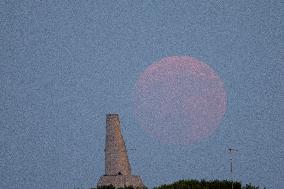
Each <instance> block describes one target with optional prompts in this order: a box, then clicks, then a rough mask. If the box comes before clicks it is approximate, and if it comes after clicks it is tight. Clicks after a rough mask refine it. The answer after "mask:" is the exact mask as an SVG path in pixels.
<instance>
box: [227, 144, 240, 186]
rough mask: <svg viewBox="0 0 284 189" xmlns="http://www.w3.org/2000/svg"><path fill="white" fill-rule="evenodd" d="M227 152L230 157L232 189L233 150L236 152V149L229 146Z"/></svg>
mask: <svg viewBox="0 0 284 189" xmlns="http://www.w3.org/2000/svg"><path fill="white" fill-rule="evenodd" d="M228 150H229V154H230V155H231V158H230V172H231V179H232V189H234V181H233V179H234V178H233V152H237V151H238V150H237V149H234V148H229V149H228Z"/></svg>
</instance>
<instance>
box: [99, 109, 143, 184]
mask: <svg viewBox="0 0 284 189" xmlns="http://www.w3.org/2000/svg"><path fill="white" fill-rule="evenodd" d="M107 185H113V186H115V187H124V186H133V187H138V188H143V187H144V185H143V183H142V180H141V178H140V177H139V176H134V175H131V167H130V163H129V160H128V156H127V151H126V147H125V143H124V140H123V137H122V134H121V131H120V121H119V116H118V114H107V115H106V143H105V175H104V176H102V177H101V178H100V180H99V182H98V183H97V186H107Z"/></svg>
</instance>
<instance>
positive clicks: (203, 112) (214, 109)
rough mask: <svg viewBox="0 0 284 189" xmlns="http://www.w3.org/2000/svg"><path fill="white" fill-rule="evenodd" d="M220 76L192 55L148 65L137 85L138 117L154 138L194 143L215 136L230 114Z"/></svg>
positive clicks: (136, 111) (163, 140)
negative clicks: (227, 111) (223, 119)
mask: <svg viewBox="0 0 284 189" xmlns="http://www.w3.org/2000/svg"><path fill="white" fill-rule="evenodd" d="M226 101H227V97H226V91H225V89H224V83H223V82H222V80H221V79H220V77H219V76H218V74H217V73H216V72H215V71H214V70H213V69H212V68H210V67H209V66H208V65H207V64H205V63H203V62H201V61H199V60H197V59H195V58H192V57H190V56H172V57H166V58H163V59H161V60H159V61H157V62H155V63H153V64H151V65H150V66H148V67H147V68H146V69H145V70H144V72H143V73H141V75H140V76H139V78H138V80H137V82H136V85H135V94H134V115H135V119H136V121H137V123H138V124H139V125H140V126H141V127H142V128H143V129H144V130H145V132H146V133H148V134H149V135H150V136H152V137H153V138H155V139H157V140H159V141H161V142H163V143H170V144H192V143H196V142H199V141H200V140H202V139H205V138H207V137H209V136H210V135H212V134H213V133H214V132H215V131H216V129H217V128H218V126H219V124H220V122H221V120H222V118H223V116H224V114H225V111H226Z"/></svg>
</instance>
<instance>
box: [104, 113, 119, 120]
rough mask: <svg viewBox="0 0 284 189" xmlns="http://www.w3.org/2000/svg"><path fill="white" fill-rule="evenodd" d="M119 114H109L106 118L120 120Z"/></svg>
mask: <svg viewBox="0 0 284 189" xmlns="http://www.w3.org/2000/svg"><path fill="white" fill-rule="evenodd" d="M118 117H119V116H118V114H116V113H109V114H106V118H107V119H110V118H118Z"/></svg>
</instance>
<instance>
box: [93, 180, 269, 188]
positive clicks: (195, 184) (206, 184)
mask: <svg viewBox="0 0 284 189" xmlns="http://www.w3.org/2000/svg"><path fill="white" fill-rule="evenodd" d="M233 185H234V189H261V188H260V187H259V186H254V185H252V184H246V185H244V186H242V184H241V182H237V181H234V182H233ZM91 189H115V187H114V186H112V185H109V186H101V187H97V188H91ZM116 189H117V188H116ZM119 189H136V188H134V187H132V186H128V187H124V188H119ZM144 189H147V187H145V188H144ZM154 189H232V181H228V180H210V181H206V180H200V181H199V180H179V181H177V182H174V183H172V184H163V185H161V186H157V187H154ZM263 189H265V188H263Z"/></svg>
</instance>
